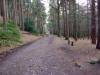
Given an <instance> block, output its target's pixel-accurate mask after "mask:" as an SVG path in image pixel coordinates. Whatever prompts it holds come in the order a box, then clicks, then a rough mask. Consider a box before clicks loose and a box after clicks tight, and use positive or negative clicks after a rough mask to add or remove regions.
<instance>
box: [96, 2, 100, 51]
mask: <svg viewBox="0 0 100 75" xmlns="http://www.w3.org/2000/svg"><path fill="white" fill-rule="evenodd" d="M96 48H97V49H100V0H98V37H97V46H96Z"/></svg>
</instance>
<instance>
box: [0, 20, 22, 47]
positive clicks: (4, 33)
mask: <svg viewBox="0 0 100 75" xmlns="http://www.w3.org/2000/svg"><path fill="white" fill-rule="evenodd" d="M0 24H2V23H0ZM20 43H22V41H20V32H19V30H18V29H16V28H15V27H14V24H13V22H12V21H8V23H7V30H0V46H2V45H3V46H9V47H11V46H12V45H17V44H20Z"/></svg>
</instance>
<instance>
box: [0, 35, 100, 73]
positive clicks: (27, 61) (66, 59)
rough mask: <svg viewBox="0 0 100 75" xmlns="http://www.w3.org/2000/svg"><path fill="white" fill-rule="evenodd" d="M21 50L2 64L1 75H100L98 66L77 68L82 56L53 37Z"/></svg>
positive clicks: (88, 65) (0, 66)
mask: <svg viewBox="0 0 100 75" xmlns="http://www.w3.org/2000/svg"><path fill="white" fill-rule="evenodd" d="M20 49H21V50H18V51H17V52H15V53H13V54H12V55H9V56H8V57H6V58H5V60H3V61H2V62H0V75H100V65H98V64H96V65H90V64H88V63H87V62H84V64H86V66H85V67H81V68H79V67H78V66H76V65H75V63H76V60H77V59H78V57H81V55H80V54H78V53H77V52H73V51H72V50H71V49H69V48H67V46H66V44H65V43H63V42H62V40H59V39H58V38H57V37H56V36H53V35H50V36H49V37H44V38H42V39H40V40H38V41H36V42H35V43H32V44H31V45H28V46H25V47H22V48H20Z"/></svg>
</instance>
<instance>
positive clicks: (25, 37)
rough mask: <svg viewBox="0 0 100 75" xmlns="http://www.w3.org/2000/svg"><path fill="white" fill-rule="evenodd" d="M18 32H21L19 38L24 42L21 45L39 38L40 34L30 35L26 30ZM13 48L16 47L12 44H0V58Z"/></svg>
mask: <svg viewBox="0 0 100 75" xmlns="http://www.w3.org/2000/svg"><path fill="white" fill-rule="evenodd" d="M20 33H21V40H22V41H23V42H24V43H23V44H22V45H24V44H27V43H30V42H33V41H35V40H38V39H39V38H41V36H36V35H32V34H30V33H29V32H26V31H20ZM17 47H19V46H17ZM14 48H16V46H13V47H4V46H1V47H0V58H2V57H3V56H4V55H5V54H6V53H9V52H12V49H14Z"/></svg>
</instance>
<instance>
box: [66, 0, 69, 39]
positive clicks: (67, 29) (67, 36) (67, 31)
mask: <svg viewBox="0 0 100 75" xmlns="http://www.w3.org/2000/svg"><path fill="white" fill-rule="evenodd" d="M65 17H66V18H65V25H66V27H65V38H66V40H68V39H69V26H68V14H67V1H66V0H65Z"/></svg>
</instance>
